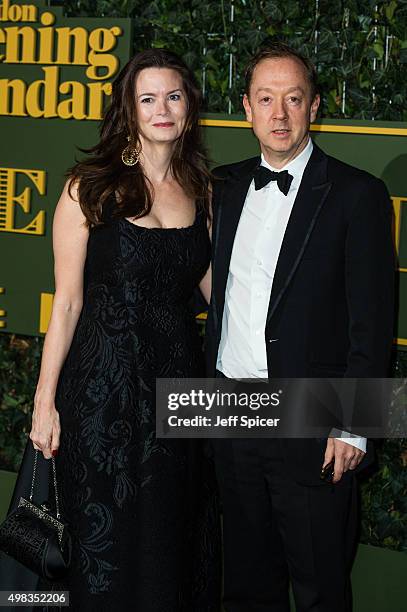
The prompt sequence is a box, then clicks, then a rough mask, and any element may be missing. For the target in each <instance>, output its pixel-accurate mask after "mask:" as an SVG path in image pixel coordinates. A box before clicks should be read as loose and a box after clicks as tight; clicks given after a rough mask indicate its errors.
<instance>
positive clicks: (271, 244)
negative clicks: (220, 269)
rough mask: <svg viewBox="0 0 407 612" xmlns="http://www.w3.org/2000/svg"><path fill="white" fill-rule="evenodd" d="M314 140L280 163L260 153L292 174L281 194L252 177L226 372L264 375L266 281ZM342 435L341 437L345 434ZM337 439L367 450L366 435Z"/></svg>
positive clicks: (238, 245)
mask: <svg viewBox="0 0 407 612" xmlns="http://www.w3.org/2000/svg"><path fill="white" fill-rule="evenodd" d="M312 149H313V145H312V140H311V138H309V140H308V143H307V145H306V147H305V148H304V150H303V151H301V153H300V154H299V155H298V156H297V157H295V158H294V159H292V160H291V161H290V162H288V164H286V165H285V166H284V167H283V168H279V169H276V168H273V167H272V166H270V164H269V163H268V162H267V161H266V160H265V158H264V156H263V155H262V156H261V165H262V166H265V167H266V168H268V169H269V170H272V171H274V172H281V171H282V170H287V171H288V172H289V173H290V174H291V175H292V176H293V180H292V182H291V186H290V190H289V192H288V194H287V195H286V196H285V195H284V194H283V193H282V192H281V191H280V190H279V188H278V186H277V182H276V181H271V182H270V183H269V184H268V185H266V186H265V187H263V188H262V189H259V190H258V191H256V190H255V188H254V180H252V182H251V184H250V187H249V190H248V192H247V196H246V200H245V203H244V206H243V210H242V214H241V216H240V220H239V224H238V227H237V230H236V236H235V240H234V244H233V249H232V255H231V259H230V267H229V274H228V279H227V284H226V293H225V306H224V310H223V319H222V335H221V339H220V344H219V351H218V359H217V369H218V370H219V371H220V372H223V374H224V375H225V376H227V377H228V378H268V370H267V352H266V342H265V327H266V318H267V311H268V306H269V301H270V294H271V287H272V285H273V279H274V274H275V270H276V266H277V261H278V257H279V254H280V249H281V245H282V242H283V238H284V234H285V231H286V228H287V223H288V220H289V218H290V214H291V211H292V208H293V206H294V201H295V198H296V196H297V192H298V189H299V186H300V183H301V180H302V175H303V173H304V170H305V167H306V165H307V163H308V160H309V158H310V157H311V153H312ZM345 436H346V437H345ZM349 436H350V434H349V433H347V432H342V435H341V437H340V439H341V440H342V441H343V442H347V443H348V444H351V445H352V446H356V447H357V448H359V449H360V450H363V451H364V452H365V451H366V439H365V438H358V437H349Z"/></svg>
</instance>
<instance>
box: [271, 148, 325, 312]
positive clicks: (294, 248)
mask: <svg viewBox="0 0 407 612" xmlns="http://www.w3.org/2000/svg"><path fill="white" fill-rule="evenodd" d="M327 162H328V159H327V156H326V155H325V154H324V153H323V152H322V151H321V149H319V148H318V147H317V146H316V145H315V144H314V150H313V152H312V155H311V157H310V160H309V162H308V164H307V167H306V168H305V171H304V174H303V177H302V181H301V185H300V187H299V190H298V193H297V197H296V199H295V202H294V206H293V209H292V212H291V215H290V219H289V221H288V224H287V229H286V232H285V235H284V240H283V243H282V245H281V250H280V255H279V258H278V261H277V268H276V272H275V275H274V280H273V286H272V290H271V297H270V303H269V309H268V313H267V323H268V322H269V321H270V319H271V317H272V316H273V314H274V312H275V310H276V308H277V306H278V304H279V302H280V301H281V298H282V297H283V295H284V292H285V291H286V289H287V287H288V285H289V284H290V282H291V279H292V278H293V276H294V273H295V271H296V269H297V266H298V264H299V262H300V261H301V258H302V256H303V254H304V250H305V247H306V245H307V242H308V240H309V238H310V236H311V233H312V231H313V229H314V226H315V223H316V220H317V217H318V215H319V213H320V211H321V208H322V206H323V205H324V203H325V201H326V198H327V196H328V193H329V191H330V189H331V185H332V183H330V182H328V181H327Z"/></svg>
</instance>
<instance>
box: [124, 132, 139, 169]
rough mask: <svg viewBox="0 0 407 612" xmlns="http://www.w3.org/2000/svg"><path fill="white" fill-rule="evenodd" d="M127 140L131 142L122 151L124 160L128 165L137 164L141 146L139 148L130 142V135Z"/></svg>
mask: <svg viewBox="0 0 407 612" xmlns="http://www.w3.org/2000/svg"><path fill="white" fill-rule="evenodd" d="M127 140H128V141H129V144H128V145H127V147H126V148H125V149H123V151H122V162H123V163H124V164H125V165H126V166H135V165H136V164H138V162H139V159H140V153H141V146H140V147H138V148H136V147H133V146H132V145H131V144H130V136H127Z"/></svg>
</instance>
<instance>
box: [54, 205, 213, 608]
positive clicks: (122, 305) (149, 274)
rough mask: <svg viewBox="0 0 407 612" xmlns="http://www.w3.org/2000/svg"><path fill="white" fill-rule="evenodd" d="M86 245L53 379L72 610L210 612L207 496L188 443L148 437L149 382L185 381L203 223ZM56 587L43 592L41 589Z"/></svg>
mask: <svg viewBox="0 0 407 612" xmlns="http://www.w3.org/2000/svg"><path fill="white" fill-rule="evenodd" d="M106 219H107V221H106V223H105V224H104V225H103V226H102V227H99V228H95V229H92V230H91V232H90V237H89V243H88V253H87V259H86V264H85V285H84V306H83V309H82V313H81V316H80V318H79V321H78V325H77V329H76V331H75V334H74V338H73V342H72V345H71V348H70V351H69V354H68V356H67V359H66V361H65V364H64V367H63V369H62V372H61V376H60V379H59V384H58V390H57V399H56V405H57V409H58V411H59V413H60V418H61V444H60V450H59V453H58V456H57V471H58V474H59V480H60V483H61V484H60V489H61V494H60V496H61V505H62V512H63V516H64V518H65V520H67V521H68V522H69V524H70V526H71V532H72V535H73V541H74V548H73V558H74V563H73V566H72V569H71V571H70V574H69V576H68V578H67V580H66V581H65V582H64V584H63V585H59V586H60V587H61V588H62V587H63V588H65V589H66V590H69V591H70V597H71V606H73V609H74V610H75V611H77V610H78V611H79V610H87V611H89V610H98V612H101V611H103V610H113V609H118V610H119V609H120V610H123V611H124V610H130V609H137V610H142V612H178V611H180V612H181V611H182V612H187V611H188V612H215V611H216V612H217V611H218V610H219V529H218V512H217V498H216V487H215V485H214V477H213V471H212V465H211V463H210V462H209V461H208V460H207V459H206V458H205V455H204V453H203V447H202V444H201V441H199V440H196V441H190V440H159V439H156V437H155V378H156V377H165V376H179V377H189V376H198V375H200V374H201V373H202V370H201V347H200V340H199V337H198V334H197V330H196V325H195V321H194V317H193V314H192V312H191V311H190V309H189V301H190V298H191V295H192V292H193V290H194V288H195V287H196V285H197V283H198V282H199V280H200V278H201V277H202V276H203V274H204V272H205V270H206V268H207V266H208V263H209V252H210V244H209V238H208V234H207V230H206V220H205V216H204V214H202V213H198V214H197V217H196V220H195V223H194V224H193V225H192V226H191V227H187V228H181V229H178V230H175V229H174V230H171V229H170V230H159V231H158V230H154V229H153V230H149V229H144V228H140V227H137V226H135V225H133V224H131V223H130V222H128V221H126V220H124V219H122V220H113V219H111V218H110V216H109V215H107V217H106ZM54 588H55V587H54Z"/></svg>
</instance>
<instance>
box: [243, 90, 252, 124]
mask: <svg viewBox="0 0 407 612" xmlns="http://www.w3.org/2000/svg"><path fill="white" fill-rule="evenodd" d="M243 106H244V110H245V113H246V119H247V121H248V122H249V123H251V122H252V108H251V106H250V102H249V97H248V95H247V94H244V96H243Z"/></svg>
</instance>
